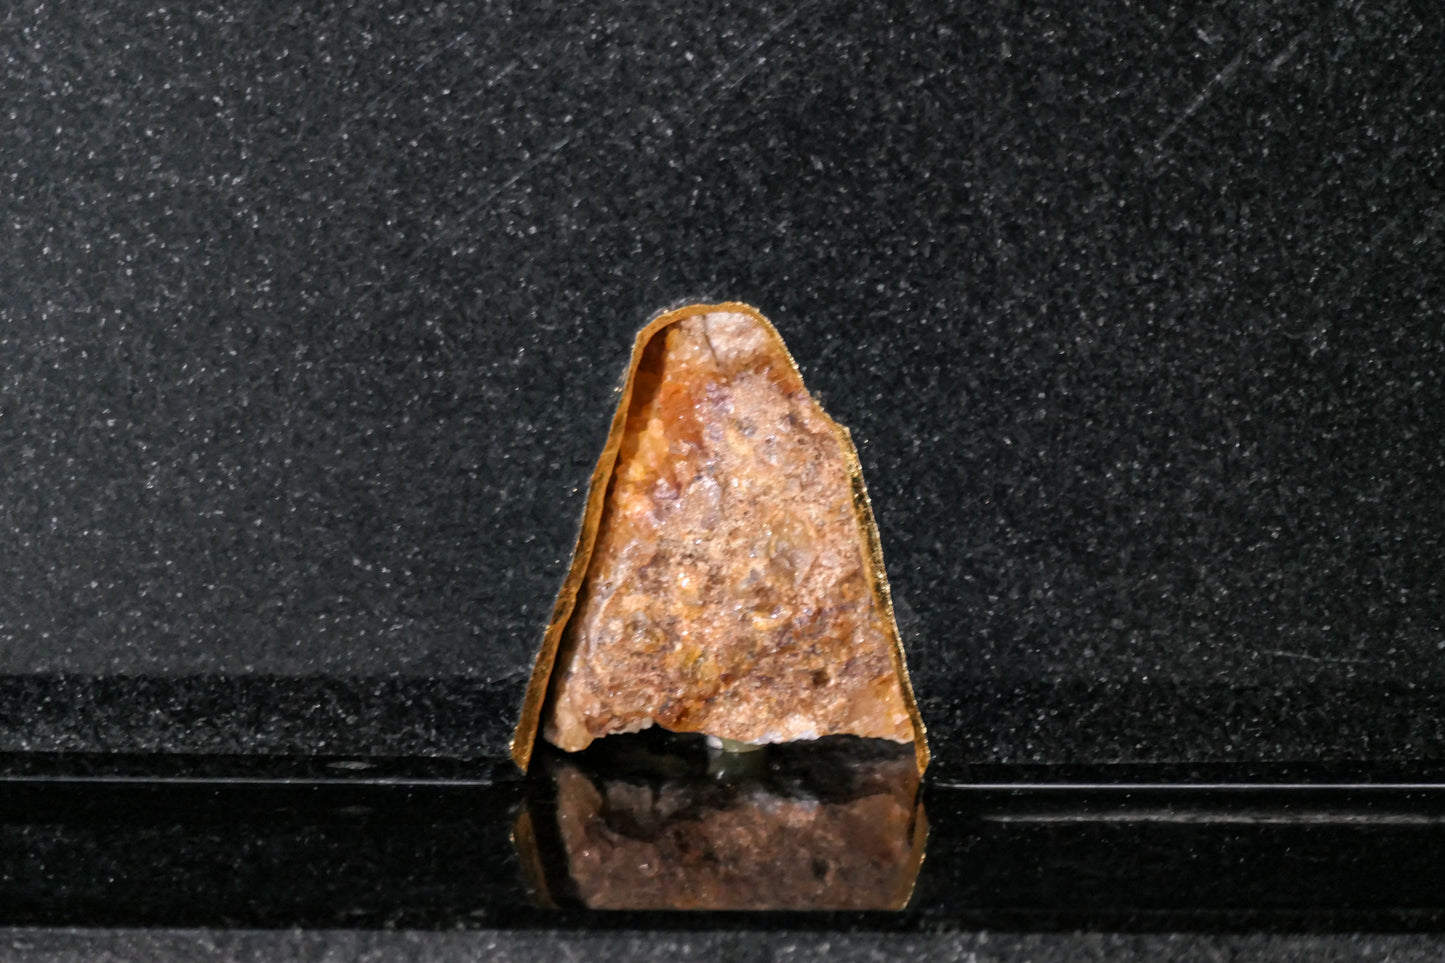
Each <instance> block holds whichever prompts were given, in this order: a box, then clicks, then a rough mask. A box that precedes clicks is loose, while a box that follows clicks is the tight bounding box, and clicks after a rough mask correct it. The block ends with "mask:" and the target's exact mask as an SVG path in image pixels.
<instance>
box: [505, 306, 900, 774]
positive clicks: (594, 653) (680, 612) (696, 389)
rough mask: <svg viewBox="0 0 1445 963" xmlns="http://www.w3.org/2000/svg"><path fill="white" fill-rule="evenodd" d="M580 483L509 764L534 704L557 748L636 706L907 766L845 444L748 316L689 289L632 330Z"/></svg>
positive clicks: (761, 739)
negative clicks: (596, 459) (837, 742)
mask: <svg viewBox="0 0 1445 963" xmlns="http://www.w3.org/2000/svg"><path fill="white" fill-rule="evenodd" d="M593 486H594V490H593V491H592V492H591V497H589V502H588V512H587V516H586V517H585V518H584V520H583V530H582V535H581V537H580V538H579V541H578V551H577V556H576V558H574V563H573V572H572V576H571V577H569V579H568V581H567V583H566V584H565V585H564V588H563V590H562V593H561V595H560V597H559V599H558V604H557V607H556V610H555V613H554V620H553V625H552V626H551V627H550V628H549V631H548V637H547V639H546V640H545V641H544V645H543V651H542V653H541V654H540V656H539V658H538V663H537V667H536V670H535V671H534V674H533V684H532V688H531V690H530V691H529V697H528V704H527V705H526V707H524V711H523V719H522V722H521V723H520V724H519V726H518V737H517V740H516V741H515V742H514V745H513V755H514V757H516V758H517V761H518V763H519V764H520V765H522V766H523V768H525V767H526V763H527V759H528V758H529V757H530V753H531V745H532V740H533V739H534V738H535V734H536V730H537V726H538V723H539V722H540V724H541V729H542V733H543V735H544V736H545V737H546V738H547V740H548V741H549V742H552V743H553V744H555V745H557V746H559V747H561V748H562V749H566V750H578V749H582V748H584V747H586V746H587V745H588V744H589V743H591V742H592V740H594V739H596V738H600V737H602V736H605V735H609V734H612V733H623V732H636V731H638V730H640V729H644V728H647V727H648V726H651V725H659V726H662V727H664V728H667V729H670V730H673V731H678V732H702V733H707V734H709V735H712V736H716V737H718V738H721V739H727V740H733V741H735V742H741V743H752V744H762V743H770V742H786V741H791V740H795V739H813V738H817V737H820V736H827V735H838V734H851V735H858V736H865V737H870V738H879V739H892V740H895V741H898V742H910V741H912V742H915V744H916V748H917V750H918V757H919V765H920V769H921V768H922V766H923V765H924V764H925V763H926V759H927V751H926V748H925V746H924V741H923V728H922V724H921V721H920V720H919V717H918V711H917V708H916V707H915V705H914V700H913V693H912V690H911V688H910V686H909V682H908V675H907V669H906V666H905V664H904V661H903V653H902V649H901V646H900V643H899V639H898V630H897V628H896V627H895V624H894V620H893V612H892V609H891V606H890V603H889V598H888V586H887V580H886V577H885V576H884V572H883V566H882V558H881V555H880V553H879V551H878V542H877V533H876V529H875V528H874V525H873V519H872V514H871V512H870V510H869V507H868V499H867V494H866V492H865V490H864V488H863V484H862V476H861V473H860V471H859V468H858V461H857V456H856V454H855V452H854V450H853V446H852V443H851V441H850V440H849V438H848V433H847V431H846V430H845V429H843V428H842V427H840V426H839V425H837V424H836V423H835V422H833V421H832V420H831V419H830V418H829V417H828V416H827V415H826V414H825V413H824V412H823V410H822V409H821V408H820V407H819V406H818V404H817V403H816V402H815V401H813V399H812V398H811V397H810V396H809V395H808V392H807V390H806V389H805V388H804V386H803V381H802V377H801V376H800V374H799V373H798V369H797V366H796V365H795V364H794V363H793V360H792V357H791V356H790V355H789V354H788V352H787V349H786V348H785V347H784V345H783V342H782V339H781V338H780V337H779V336H778V334H777V332H776V330H774V329H773V327H772V325H771V324H769V323H768V322H767V321H766V320H765V319H764V318H763V317H762V316H761V315H759V314H758V313H757V312H756V311H754V310H752V309H751V308H748V307H746V306H745V305H736V304H726V305H696V306H693V307H691V308H685V309H682V310H680V311H675V312H672V313H671V314H668V315H664V316H663V317H661V318H659V319H657V320H656V321H654V322H653V323H652V324H651V325H649V326H648V327H647V328H645V329H644V330H643V332H642V333H641V334H640V335H639V336H638V341H637V345H636V347H635V349H634V352H633V362H632V368H631V370H630V372H629V377H628V380H627V383H626V386H625V388H624V391H623V397H622V401H621V407H620V408H619V411H618V414H617V417H616V418H615V419H614V422H613V431H612V436H611V438H610V439H609V444H608V446H607V448H606V449H605V450H604V454H603V457H602V459H601V461H600V463H599V465H598V470H597V472H596V473H595V474H594V476H593ZM599 489H600V491H599ZM599 496H600V497H599ZM543 693H545V694H546V698H545V705H543V704H542V702H543V700H542V698H541V697H542V695H543ZM539 712H540V716H541V718H540V719H538V718H537V714H538V713H539Z"/></svg>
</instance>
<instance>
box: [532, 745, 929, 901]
mask: <svg viewBox="0 0 1445 963" xmlns="http://www.w3.org/2000/svg"><path fill="white" fill-rule="evenodd" d="M612 741H613V740H608V742H612ZM852 742H854V743H857V742H858V740H852ZM750 755H752V754H750ZM756 755H760V756H761V755H763V754H762V753H759V754H756ZM769 755H777V756H780V757H781V758H775V759H772V760H759V761H758V762H757V763H752V762H750V761H747V760H745V761H743V763H742V764H741V767H742V768H743V769H751V770H752V773H751V774H749V775H744V776H737V775H734V776H733V777H732V779H731V780H730V781H729V780H727V779H726V776H725V778H724V780H723V781H720V780H719V779H718V778H717V775H716V774H717V772H718V768H717V766H716V765H714V766H713V767H712V770H711V772H712V773H713V775H709V772H708V771H706V770H700V769H697V768H694V770H693V771H692V772H690V773H688V774H687V775H683V774H680V773H679V772H677V771H676V767H675V766H674V771H673V772H672V773H671V774H669V775H667V776H647V775H645V774H639V773H637V772H635V771H634V772H630V773H628V774H626V775H617V776H607V775H601V774H599V772H597V771H596V768H599V767H593V768H592V769H591V770H590V771H589V769H588V768H584V766H583V765H579V764H577V763H574V762H572V761H571V760H560V759H559V760H557V761H555V762H554V763H553V764H551V765H549V766H547V767H546V768H547V772H548V774H549V775H550V781H551V783H552V785H553V786H554V787H555V791H556V797H555V799H556V817H555V824H554V825H555V836H553V835H552V833H551V831H552V829H553V826H552V825H549V826H546V827H545V830H546V833H545V835H546V836H547V837H550V838H551V840H552V843H551V844H552V845H553V846H555V847H556V848H557V850H558V852H556V853H554V854H552V861H554V862H556V863H558V864H560V865H565V872H566V875H567V879H566V880H565V881H564V885H563V887H558V886H556V885H555V882H554V884H553V885H552V886H551V887H550V892H549V893H548V895H546V896H544V898H545V899H556V896H557V892H558V891H559V890H560V889H562V888H565V889H570V890H572V891H573V893H575V899H576V900H577V901H578V902H580V903H581V904H582V905H583V906H586V907H589V908H592V909H677V910H681V909H699V910H767V909H793V910H823V909H852V910H865V909H871V910H884V909H901V908H902V907H903V906H904V905H905V904H906V903H907V902H908V898H909V895H910V894H911V892H912V889H913V883H914V880H915V878H916V876H917V873H918V866H919V863H920V861H921V860H922V856H923V843H924V839H925V837H926V835H927V829H926V823H925V821H924V818H923V812H922V807H921V806H920V805H918V802H917V795H918V771H917V767H916V764H915V762H914V759H913V756H912V754H911V753H906V752H898V751H896V750H895V751H893V752H891V753H888V754H885V755H882V756H880V755H879V754H878V752H877V751H876V750H872V753H871V756H870V757H865V758H861V759H858V758H853V759H850V758H848V757H847V754H846V753H842V754H840V753H836V752H830V751H829V750H828V749H824V750H822V755H824V756H825V757H826V758H822V759H818V758H816V755H815V758H814V759H812V760H807V759H804V760H802V764H801V765H800V764H797V763H798V759H797V756H796V754H795V755H794V757H793V758H792V759H789V758H788V757H787V756H786V755H785V754H783V753H781V752H778V751H777V750H773V751H771V752H770V753H769ZM584 760H585V757H584ZM809 762H811V763H813V764H812V765H811V767H810V766H809V765H808V763H809ZM839 767H841V771H840V768H839ZM533 808H534V813H533V814H532V815H533V816H536V817H537V818H539V819H540V818H542V817H541V816H540V813H541V810H538V809H536V808H535V807H533ZM548 808H550V806H549V807H548ZM529 818H531V817H529ZM548 821H549V822H550V818H549V819H548ZM534 825H535V824H531V823H529V828H528V833H529V834H530V833H531V832H532V827H533V826H534ZM538 829H539V833H540V829H541V828H540V827H539V828H538ZM519 835H520V834H519ZM527 845H528V846H535V843H534V842H531V841H529V842H528V843H527ZM524 858H526V859H527V861H528V862H529V863H531V864H532V865H541V864H542V863H543V862H546V860H545V859H541V858H539V857H538V856H537V855H536V854H535V853H532V854H527V853H524ZM539 875H540V874H539ZM542 888H543V889H544V890H547V889H548V887H547V885H546V884H545V883H544V884H542Z"/></svg>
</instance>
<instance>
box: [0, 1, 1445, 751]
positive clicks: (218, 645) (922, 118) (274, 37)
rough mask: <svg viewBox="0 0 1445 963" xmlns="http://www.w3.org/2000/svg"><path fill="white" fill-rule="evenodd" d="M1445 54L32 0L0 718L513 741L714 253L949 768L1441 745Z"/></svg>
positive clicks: (240, 740)
mask: <svg viewBox="0 0 1445 963" xmlns="http://www.w3.org/2000/svg"><path fill="white" fill-rule="evenodd" d="M1442 53H1445V22H1442V17H1441V14H1440V12H1439V10H1438V9H1437V8H1436V6H1435V5H1434V4H1431V3H1428V2H1424V0H1421V2H1416V3H1410V2H1405V0H1385V2H1383V3H1380V4H1373V5H1350V4H1335V5H1331V6H1327V7H1321V6H1320V5H1317V4H1312V3H1285V4H1277V5H1268V6H1266V5H1256V4H1236V5H1210V6H1207V7H1198V8H1196V7H1193V6H1189V7H1184V6H1176V5H1167V4H1147V5H1132V4H1117V3H1086V4H1082V5H1081V4H1075V3H1046V4H1043V5H1037V4H1035V5H1025V7H1024V8H1022V9H1021V8H1020V7H1019V5H1016V4H1012V3H968V4H954V5H940V4H934V3H915V4H903V3H898V4H887V5H884V4H871V3H841V4H833V3H820V2H811V3H807V2H805V3H797V4H781V5H780V4H749V5H726V4H725V5H717V6H713V7H710V8H709V9H708V11H707V12H705V13H704V12H702V11H699V10H695V9H692V8H690V7H688V6H686V5H671V4H656V3H592V4H575V5H574V4H559V3H540V4H507V3H500V4H489V5H485V6H473V5H469V4H441V3H436V4H423V3H395V4H387V3H380V2H376V3H368V4H363V5H361V6H360V7H359V8H357V7H356V6H355V5H352V4H331V5H328V4H318V5H306V6H305V8H304V11H303V10H300V9H298V10H291V9H287V10H282V9H280V8H277V7H275V6H274V5H268V4H261V3H255V2H242V3H234V4H225V5H217V4H195V5H161V4H156V3H144V4H127V5H123V6H117V7H109V8H102V7H96V6H94V5H89V4H79V3H66V2H61V3H53V2H52V3H44V4H41V3H36V2H21V3H17V4H12V5H9V6H8V7H7V9H6V12H4V13H3V14H0V587H3V589H0V674H3V676H4V678H3V680H0V697H3V698H0V749H6V750H13V749H78V750H87V749H102V750H122V751H157V750H160V751H165V750H175V751H207V752H210V751H241V752H246V751H258V752H271V751H279V752H298V751H301V752H305V751H346V752H366V751H374V752H378V753H381V752H385V753H425V754H460V755H498V754H501V753H503V752H504V751H505V746H506V743H507V741H508V739H509V737H510V731H511V725H512V722H513V720H514V718H515V711H516V707H517V706H518V704H519V702H520V699H521V694H522V689H523V685H524V682H525V677H526V674H527V672H528V670H529V667H530V661H531V657H532V654H533V650H534V647H535V645H536V643H537V641H538V638H539V636H540V633H541V630H542V626H543V623H544V622H545V619H546V617H547V613H548V611H549V608H550V605H551V601H552V596H553V593H554V592H555V590H556V587H557V585H558V584H559V582H560V579H561V577H562V575H563V572H564V570H565V567H566V562H567V557H568V554H569V552H570V549H571V542H572V539H573V537H574V535H575V528H576V523H577V518H578V515H579V513H580V510H581V504H582V493H583V488H582V486H583V485H584V484H585V479H586V477H587V475H588V473H589V471H590V469H591V466H592V464H593V461H594V459H595V457H596V454H597V450H598V448H599V446H600V443H601V440H602V438H603V435H604V433H605V427H606V424H607V421H608V418H609V417H610V413H611V408H612V405H613V395H612V389H613V386H614V384H615V382H616V379H617V378H618V376H619V374H620V373H621V369H622V366H623V363H624V360H625V357H626V354H627V351H628V345H629V341H630V338H631V335H632V333H633V332H634V331H635V329H636V328H637V327H639V326H640V325H641V324H642V323H643V322H644V321H645V320H646V319H647V318H648V317H649V316H650V315H651V314H653V313H654V312H656V311H657V310H659V309H661V308H664V307H667V306H670V305H675V304H678V303H681V302H685V301H688V300H693V299H739V300H745V301H749V302H751V303H753V304H756V305H757V306H758V307H760V308H761V309H762V310H763V311H764V312H765V313H767V314H768V315H769V316H770V317H771V318H772V319H773V320H774V321H775V322H776V324H777V325H778V327H779V328H780V329H781V330H782V331H783V333H784V335H785V337H786V338H787V339H788V342H789V345H790V346H791V348H792V349H793V351H794V353H795V354H796V356H797V357H798V360H799V361H800V363H801V365H802V367H803V369H804V373H805V375H806V377H807V379H808V382H809V384H810V386H811V387H812V388H813V389H814V390H815V391H816V393H817V394H819V395H820V396H821V398H822V399H823V401H824V402H825V404H826V405H827V407H828V408H829V410H830V412H831V413H832V414H833V415H834V416H835V417H837V418H838V419H839V420H840V421H842V422H843V423H845V424H847V425H849V426H851V427H852V429H853V431H854V436H855V438H856V440H857V441H858V443H859V447H860V450H861V456H862V460H863V464H864V469H865V472H866V476H867V479H868V482H869V485H870V487H871V490H872V493H873V498H874V505H875V509H876V512H877V516H878V520H879V524H880V528H881V531H882V537H883V543H884V549H885V553H886V556H887V559H888V566H889V572H890V575H891V577H892V580H893V583H894V587H895V592H896V595H897V599H898V602H899V615H900V621H901V623H902V625H903V628H904V631H905V633H906V637H907V643H908V646H909V651H910V661H911V663H912V665H913V668H914V677H915V683H916V687H917V689H918V692H919V695H920V697H921V699H922V702H923V705H924V711H925V716H926V718H927V721H928V722H929V723H930V725H931V726H932V732H933V738H934V741H935V743H936V747H935V748H936V758H937V759H938V760H939V762H940V764H941V765H942V766H943V767H944V768H945V769H946V768H947V767H950V766H957V765H960V764H962V763H966V762H970V761H995V762H1109V761H1116V760H1136V761H1178V760H1186V761H1187V760H1271V759H1274V760H1293V759H1351V760H1354V759H1377V758H1378V759H1392V760H1400V759H1406V760H1408V759H1426V758H1434V759H1439V758H1441V757H1442V756H1445V721H1442V720H1445V712H1442V711H1441V709H1442V708H1445V707H1442V706H1441V705H1440V700H1439V698H1438V697H1437V696H1436V695H1434V694H1433V693H1435V692H1438V691H1440V687H1441V684H1442V682H1445V591H1442V582H1441V576H1440V573H1441V571H1442V568H1445V519H1442V497H1441V493H1442V483H1445V445H1442V443H1441V434H1442V428H1445V418H1442V402H1445V389H1442V386H1441V379H1442V374H1445V284H1442V276H1445V272H1442V268H1441V265H1442V263H1445V76H1442V67H1441V64H1442ZM398 720H400V721H398Z"/></svg>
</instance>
